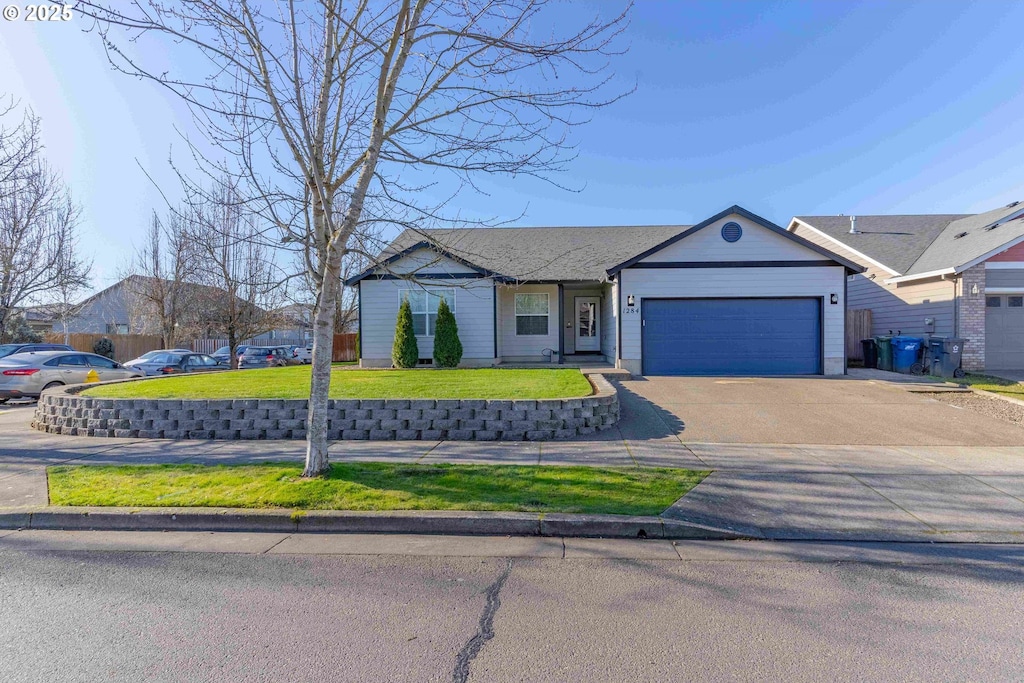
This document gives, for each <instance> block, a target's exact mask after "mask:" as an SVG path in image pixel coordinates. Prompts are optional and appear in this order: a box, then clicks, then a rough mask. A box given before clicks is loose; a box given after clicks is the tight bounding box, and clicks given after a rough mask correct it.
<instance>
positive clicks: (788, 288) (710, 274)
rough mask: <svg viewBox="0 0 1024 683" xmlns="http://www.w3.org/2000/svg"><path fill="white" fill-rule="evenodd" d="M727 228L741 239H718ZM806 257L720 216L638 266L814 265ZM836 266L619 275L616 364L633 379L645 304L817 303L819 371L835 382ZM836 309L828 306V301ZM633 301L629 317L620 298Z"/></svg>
mask: <svg viewBox="0 0 1024 683" xmlns="http://www.w3.org/2000/svg"><path fill="white" fill-rule="evenodd" d="M730 221H735V222H737V223H739V224H740V226H741V227H742V229H743V235H742V237H741V238H740V239H739V241H737V242H726V241H725V240H724V239H722V235H721V228H722V226H723V225H724V224H725V223H727V222H730ZM824 258H825V257H823V256H822V255H821V254H818V253H817V252H814V251H811V250H809V249H807V248H805V247H803V246H801V245H799V244H796V243H795V242H793V241H792V240H789V239H787V238H786V237H784V236H782V235H778V234H776V233H774V232H772V231H770V230H767V229H765V228H763V227H761V226H759V225H757V224H756V223H753V222H752V221H748V220H747V219H745V218H742V217H740V216H736V215H732V216H727V217H725V218H723V219H721V220H719V221H718V222H716V223H714V224H712V225H709V226H707V227H706V228H704V229H702V230H700V231H698V232H696V233H694V234H693V235H690V236H689V237H685V238H683V239H682V240H680V241H678V242H676V243H675V244H672V245H669V246H668V247H666V248H665V249H663V250H661V251H659V252H657V253H655V254H652V255H651V256H649V257H648V258H646V259H644V260H643V261H641V263H647V262H662V263H664V262H671V261H676V262H680V261H681V262H702V261H820V260H823V259H824ZM845 273H846V269H845V268H843V267H842V266H838V265H837V266H809V267H795V268H794V267H784V268H778V267H776V268H771V267H765V268H636V267H632V268H627V269H626V270H624V271H622V273H620V276H621V279H620V281H619V285H620V286H621V287H622V307H621V310H620V311H619V313H620V315H622V320H621V326H622V350H621V355H622V363H621V365H622V366H623V367H625V368H627V369H628V370H630V372H633V373H635V374H639V373H640V371H641V356H642V352H641V333H642V320H641V316H640V315H639V314H638V312H639V311H640V310H642V309H641V304H642V300H643V299H645V298H663V299H667V298H684V299H685V298H700V297H711V298H716V297H735V298H743V297H823V298H824V302H825V303H824V316H823V319H822V325H823V333H824V346H823V350H824V354H823V355H824V370H825V374H842V373H843V372H845V367H844V355H843V351H844V339H843V333H844V326H845V316H844V313H843V311H844V307H843V278H844V277H845ZM831 294H836V295H837V296H838V304H830V303H829V300H830V295H831ZM629 295H633V296H634V297H635V298H636V301H635V307H634V309H635V311H637V313H631V312H627V309H628V308H629V307H628V306H627V303H628V301H627V297H628V296H629Z"/></svg>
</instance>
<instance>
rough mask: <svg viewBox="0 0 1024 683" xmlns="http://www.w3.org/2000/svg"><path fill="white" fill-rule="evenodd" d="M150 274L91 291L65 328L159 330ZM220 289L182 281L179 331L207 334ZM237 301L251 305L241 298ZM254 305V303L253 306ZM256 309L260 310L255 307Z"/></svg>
mask: <svg viewBox="0 0 1024 683" xmlns="http://www.w3.org/2000/svg"><path fill="white" fill-rule="evenodd" d="M150 282H152V278H149V277H146V276H143V275H129V276H128V277H126V278H124V279H123V280H120V281H119V282H116V283H114V284H113V285H111V286H110V287H107V288H106V289H104V290H101V291H99V292H97V293H96V294H93V295H92V296H90V297H88V298H87V299H85V300H84V301H82V302H81V303H79V304H76V305H75V307H74V313H73V314H72V315H71V316H70V317H69V318H68V332H69V333H71V334H74V333H88V334H157V335H158V334H161V330H160V325H161V321H160V320H159V317H158V316H157V315H156V314H155V313H154V312H153V308H152V306H153V303H152V302H151V301H148V300H147V299H146V297H145V296H144V294H143V293H144V292H147V291H149V283H150ZM226 297H227V293H226V292H225V291H224V290H223V289H219V288H217V287H211V286H209V285H202V284H195V283H185V284H184V288H183V291H182V295H181V299H180V301H179V311H180V313H179V319H180V326H181V329H182V331H183V332H185V333H186V334H189V335H193V336H210V335H211V334H212V333H213V329H212V328H214V327H216V322H217V321H216V320H214V319H213V318H214V317H215V316H216V315H217V311H218V304H220V303H223V302H225V301H227V298H226ZM238 302H239V304H240V305H243V306H251V305H252V304H249V303H248V302H246V301H245V300H243V299H238ZM254 308H255V307H254ZM256 310H258V311H260V313H261V314H262V311H261V310H260V309H258V308H256ZM53 331H54V332H60V331H63V326H62V324H61V321H59V320H56V321H54V322H53Z"/></svg>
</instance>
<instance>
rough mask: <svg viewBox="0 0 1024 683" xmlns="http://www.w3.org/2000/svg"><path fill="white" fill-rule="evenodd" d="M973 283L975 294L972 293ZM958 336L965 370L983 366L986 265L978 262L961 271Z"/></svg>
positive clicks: (982, 367) (958, 298)
mask: <svg viewBox="0 0 1024 683" xmlns="http://www.w3.org/2000/svg"><path fill="white" fill-rule="evenodd" d="M974 285H977V286H978V293H977V294H971V289H972V288H973V287H974ZM957 306H958V309H957V325H958V328H957V336H959V337H963V338H965V339H967V342H966V343H965V344H964V353H963V368H964V370H967V371H968V372H978V371H980V370H984V369H985V264H984V263H979V264H978V265H976V266H973V267H971V268H968V269H967V270H965V271H964V272H963V273H961V274H960V279H959V282H958V285H957Z"/></svg>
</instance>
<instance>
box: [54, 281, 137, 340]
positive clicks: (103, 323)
mask: <svg viewBox="0 0 1024 683" xmlns="http://www.w3.org/2000/svg"><path fill="white" fill-rule="evenodd" d="M131 318H132V316H131V314H130V312H129V310H128V306H127V303H126V302H125V297H124V296H123V288H122V287H113V288H111V289H109V290H107V291H105V292H102V293H101V294H99V295H98V296H96V298H95V299H93V300H92V301H90V302H89V303H87V304H85V305H84V306H82V308H80V309H79V310H78V312H77V313H76V314H75V315H74V316H72V317H71V318H69V319H68V332H69V333H71V334H75V333H86V334H108V332H107V325H108V324H112V325H117V324H120V325H128V332H129V334H146V333H148V332H152V331H153V330H147V329H144V327H145V326H141V325H139V321H138V320H135V321H133V320H131ZM53 330H54V332H63V331H64V326H63V325H62V324H61V323H60V321H57V322H55V323H54V325H53Z"/></svg>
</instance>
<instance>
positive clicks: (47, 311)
mask: <svg viewBox="0 0 1024 683" xmlns="http://www.w3.org/2000/svg"><path fill="white" fill-rule="evenodd" d="M60 308H61V307H60V305H59V304H44V305H42V306H29V307H27V308H23V309H21V313H22V315H24V316H25V323H26V324H27V325H28V326H29V328H31V330H32V331H33V332H35V333H36V334H40V335H42V334H47V333H49V332H53V331H54V330H58V331H63V328H62V327H61V324H60Z"/></svg>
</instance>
